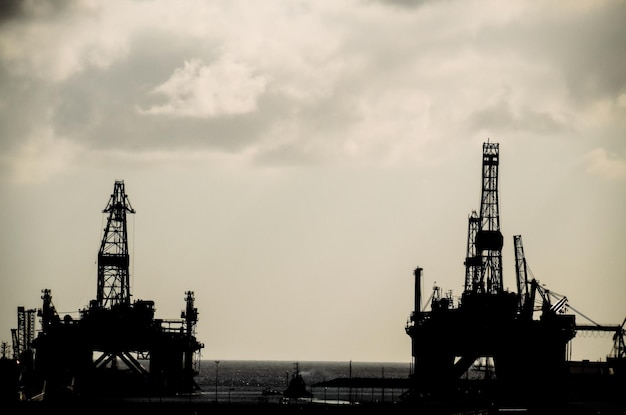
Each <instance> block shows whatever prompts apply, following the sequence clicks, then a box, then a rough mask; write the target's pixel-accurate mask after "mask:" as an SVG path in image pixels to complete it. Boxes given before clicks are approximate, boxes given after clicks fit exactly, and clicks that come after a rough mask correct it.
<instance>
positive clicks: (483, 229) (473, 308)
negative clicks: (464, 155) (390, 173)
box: [403, 142, 624, 402]
mask: <svg viewBox="0 0 626 415" xmlns="http://www.w3.org/2000/svg"><path fill="white" fill-rule="evenodd" d="M499 162H500V154H499V145H498V144H497V143H489V142H487V143H484V144H483V155H482V190H481V199H480V201H481V204H480V211H479V213H477V212H476V211H472V212H471V214H470V215H469V223H468V239H467V254H466V258H465V262H464V265H465V284H464V292H463V293H462V296H461V298H460V300H459V301H458V304H454V300H453V297H452V295H451V293H447V294H443V293H442V290H441V288H440V287H434V289H433V294H432V296H431V299H430V304H428V305H430V310H429V311H425V310H424V309H423V307H422V304H421V288H420V287H421V280H422V268H419V267H418V268H417V269H415V273H414V275H415V310H414V311H413V312H412V314H411V316H410V318H409V321H408V323H407V326H406V327H405V329H406V333H407V334H408V335H409V336H410V337H411V348H412V356H413V370H412V373H411V375H410V381H411V382H410V384H411V388H410V390H409V391H408V392H407V393H406V394H405V395H404V396H403V398H404V399H405V400H406V401H416V400H427V399H439V398H443V397H445V398H446V399H449V400H450V399H454V398H455V397H457V398H459V399H461V398H462V397H467V396H470V395H471V396H482V397H485V396H488V395H490V396H491V397H490V398H489V399H496V400H497V399H501V400H504V401H507V402H518V401H524V402H528V401H536V402H546V401H558V400H561V399H565V398H566V397H567V395H568V393H569V388H570V387H571V386H572V377H571V376H570V375H571V371H570V367H571V366H570V362H568V358H567V355H568V343H569V342H570V340H572V339H573V338H574V337H575V335H576V331H577V329H578V330H580V329H583V326H577V325H576V318H575V316H574V315H572V314H566V313H565V310H566V307H565V305H566V303H567V298H565V297H561V298H557V300H558V301H556V302H555V303H552V298H553V297H554V296H553V295H552V293H551V292H550V291H548V290H546V289H544V288H543V287H542V286H541V285H540V284H539V283H538V282H537V281H536V280H535V279H531V280H529V279H528V277H527V267H526V258H525V257H524V250H523V246H522V239H521V236H520V235H516V236H514V238H513V239H514V241H513V242H514V249H515V265H516V286H517V292H509V291H506V290H504V289H503V286H504V285H503V277H502V275H503V274H502V247H503V236H502V233H501V231H500V218H499V207H498V204H499V201H498V166H499ZM538 296H539V297H541V298H540V302H541V305H540V306H539V307H538V309H537V310H535V300H536V299H537V297H538ZM424 308H425V307H424ZM535 311H539V312H540V316H539V318H537V319H536V318H535V317H534V314H535ZM590 329H598V330H604V329H606V330H615V332H616V337H618V338H619V339H621V340H616V344H617V345H621V346H618V347H621V350H622V351H621V353H620V355H621V356H622V357H623V353H624V352H623V333H624V330H623V325H622V327H619V326H600V325H593V327H591V328H590ZM620 342H621V343H620ZM479 360H482V361H486V362H493V363H492V369H493V370H492V371H490V373H491V376H490V377H489V379H487V378H485V380H488V381H483V382H480V383H477V382H467V381H466V380H464V379H463V377H464V376H465V375H466V374H467V373H468V369H469V368H470V367H472V365H474V364H475V362H477V361H479ZM618 361H620V362H622V363H620V364H622V367H623V361H624V359H623V358H622V359H617V358H616V359H614V360H613V361H612V362H613V363H612V364H613V365H614V367H613V368H611V373H614V372H615V371H619V369H618V368H617V366H618ZM622 373H623V372H622ZM614 379H617V377H615V378H614ZM621 384H622V385H623V383H621ZM476 388H478V389H479V390H476Z"/></svg>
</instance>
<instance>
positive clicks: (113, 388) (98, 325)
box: [13, 181, 204, 401]
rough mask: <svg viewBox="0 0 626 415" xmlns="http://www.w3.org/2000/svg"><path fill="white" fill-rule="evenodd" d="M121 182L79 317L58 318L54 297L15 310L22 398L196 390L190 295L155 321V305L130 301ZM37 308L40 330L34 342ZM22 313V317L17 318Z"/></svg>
mask: <svg viewBox="0 0 626 415" xmlns="http://www.w3.org/2000/svg"><path fill="white" fill-rule="evenodd" d="M134 213H135V210H134V209H133V208H132V206H131V204H130V201H129V199H128V197H127V195H126V193H125V189H124V182H123V181H115V185H114V189H113V193H112V194H111V197H110V199H109V202H108V204H107V206H106V207H105V209H104V210H103V214H107V223H106V228H105V229H104V234H103V237H102V241H101V244H100V249H99V251H98V260H97V270H98V271H97V273H98V275H97V293H96V298H95V299H94V300H91V301H90V302H89V305H88V307H87V308H86V309H83V310H80V312H79V313H80V314H79V315H80V318H79V319H73V318H72V317H71V316H70V315H66V316H64V317H63V318H61V317H60V316H59V314H58V313H57V311H56V308H55V306H54V304H53V302H52V292H51V290H49V289H44V290H42V296H41V299H42V300H43V304H42V306H41V308H39V309H37V310H35V309H30V310H27V309H25V308H24V307H19V308H18V326H19V327H18V329H16V330H13V346H14V353H15V354H16V355H17V356H18V359H17V361H18V362H19V371H20V372H21V373H20V377H19V385H18V387H17V389H16V392H18V391H19V395H17V396H16V399H17V400H20V401H31V400H33V401H37V400H41V401H66V400H68V399H95V398H106V397H116V398H119V397H123V396H147V395H151V396H167V395H177V394H183V393H192V392H195V391H198V390H199V387H198V385H197V383H196V382H195V380H194V377H195V376H196V375H197V374H198V365H199V363H200V356H199V354H200V350H201V349H202V348H203V347H204V345H203V344H202V343H200V342H199V341H198V340H197V338H196V334H195V330H196V323H197V320H198V311H197V309H196V308H195V306H194V293H193V292H192V291H187V292H185V298H184V300H185V308H184V310H183V311H182V312H181V317H180V319H172V320H162V319H156V318H155V307H154V301H146V300H136V301H132V302H131V292H130V279H129V276H130V272H129V264H130V254H129V250H128V231H127V220H126V219H127V214H134ZM35 311H36V314H37V316H38V317H39V318H40V322H41V330H40V331H39V332H38V334H37V336H36V337H35V330H34V318H35ZM20 316H22V317H20Z"/></svg>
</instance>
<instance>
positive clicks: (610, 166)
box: [585, 148, 626, 180]
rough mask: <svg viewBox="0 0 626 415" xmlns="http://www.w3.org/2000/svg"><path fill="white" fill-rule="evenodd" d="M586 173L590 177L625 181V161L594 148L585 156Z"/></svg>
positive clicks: (603, 150)
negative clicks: (589, 174)
mask: <svg viewBox="0 0 626 415" xmlns="http://www.w3.org/2000/svg"><path fill="white" fill-rule="evenodd" d="M585 161H586V163H587V171H588V172H589V173H591V174H592V175H595V176H598V177H602V178H605V179H608V180H626V160H623V159H619V158H617V157H616V156H615V155H613V154H609V153H607V151H606V150H605V149H603V148H596V149H594V150H592V151H590V152H589V153H587V155H586V156H585Z"/></svg>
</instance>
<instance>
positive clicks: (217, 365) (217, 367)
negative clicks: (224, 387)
mask: <svg viewBox="0 0 626 415" xmlns="http://www.w3.org/2000/svg"><path fill="white" fill-rule="evenodd" d="M219 367H220V361H219V360H216V361H215V403H217V379H218V373H219Z"/></svg>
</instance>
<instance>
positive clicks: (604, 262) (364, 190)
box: [0, 0, 626, 362]
mask: <svg viewBox="0 0 626 415" xmlns="http://www.w3.org/2000/svg"><path fill="white" fill-rule="evenodd" d="M0 9H1V10H0V12H1V17H0V88H1V91H2V94H1V95H0V172H1V173H0V192H1V194H2V202H3V203H2V209H0V235H1V236H0V248H1V252H2V257H1V259H2V260H1V261H0V340H2V341H6V342H8V343H9V344H10V341H11V332H10V330H11V328H15V327H17V315H16V309H17V307H18V306H24V307H26V308H38V307H41V299H40V296H41V290H42V289H44V288H47V289H50V290H52V295H53V301H54V304H55V306H56V308H57V310H59V312H60V313H61V314H62V315H65V314H70V315H72V316H75V317H78V313H77V311H78V310H80V309H82V308H85V307H86V306H87V305H88V303H89V301H90V300H91V299H94V298H95V297H96V281H97V269H96V257H97V251H98V248H99V244H100V239H101V237H102V230H103V227H104V224H105V221H106V216H105V215H104V214H103V213H102V210H103V209H104V208H105V207H106V204H107V202H108V200H109V197H110V194H111V192H112V191H113V187H114V183H115V181H116V180H124V183H125V187H126V193H127V195H128V197H129V200H130V202H131V204H132V206H133V208H134V209H135V210H136V214H135V215H131V216H130V218H129V221H130V223H129V225H130V230H131V255H132V258H131V260H132V265H131V273H132V277H131V278H132V279H131V291H132V294H133V298H134V299H144V300H154V301H155V303H156V309H157V317H159V318H178V317H179V316H180V311H181V310H182V309H183V308H184V306H185V304H184V298H185V291H193V292H194V293H195V298H196V306H197V307H198V310H199V313H200V315H199V322H198V327H197V336H198V338H199V340H200V341H202V342H203V343H204V344H205V348H204V349H203V352H202V356H203V358H205V359H274V360H292V361H297V360H336V361H342V360H343V361H348V360H354V361H381V362H384V361H389V362H391V361H394V362H410V360H411V354H410V338H409V337H408V336H407V335H406V334H405V331H404V328H405V324H406V322H407V319H408V317H409V315H410V313H411V312H412V311H413V304H414V299H413V292H414V290H413V285H414V280H413V270H414V268H415V267H417V266H420V267H422V268H423V269H424V271H423V273H424V287H423V290H424V297H427V295H429V294H430V291H431V289H432V287H433V286H434V285H437V286H440V287H442V288H443V289H444V290H451V291H452V293H453V295H454V296H460V294H461V293H462V290H463V282H464V272H465V270H464V266H463V261H464V257H465V248H466V240H467V218H468V216H469V214H470V213H471V211H472V210H477V209H479V207H480V190H481V164H480V163H481V156H482V144H483V142H486V141H491V142H498V143H500V155H501V164H500V176H499V178H500V191H499V196H500V218H501V226H502V231H503V234H504V237H505V246H504V252H503V261H504V275H503V280H504V286H505V287H508V288H509V289H511V290H514V289H515V275H514V274H515V269H514V262H513V255H514V251H513V243H512V242H513V236H514V235H522V238H523V243H524V251H525V254H526V259H527V261H528V266H529V268H530V271H531V276H533V277H534V278H536V279H538V280H539V281H540V282H541V283H542V284H544V285H545V286H546V287H547V288H548V289H550V290H552V291H553V292H555V293H558V294H561V295H565V296H567V298H568V303H569V305H570V308H569V311H570V312H576V313H580V314H578V315H579V316H578V317H577V321H578V323H581V324H587V323H589V320H587V318H588V319H591V320H592V321H594V322H597V323H600V324H621V322H622V321H623V319H624V317H626V306H625V305H624V304H625V302H624V294H625V292H626V272H625V270H626V255H625V247H626V215H625V214H624V205H625V203H626V140H625V138H626V137H625V135H626V47H625V45H626V26H625V25H624V21H626V3H625V2H624V1H619V0H615V1H612V0H606V1H604V0H600V1H598V0H589V1H587V0H573V1H568V2H561V1H533V2H527V1H507V2H501V1H488V0H484V1H483V0H476V1H473V0H470V1H465V0H463V1H460V0H443V1H432V2H431V1H418V0H415V1H411V0H387V1H384V0H379V1H376V0H341V1H298V0H295V1H294V0H267V1H262V2H257V1H239V0H230V1H226V2H224V1H221V2H218V1H203V0H202V1H201V0H198V1H193V0H185V1H180V2H176V3H175V5H174V3H172V2H170V1H159V0H154V1H126V0H120V1H115V2H110V1H97V0H85V1H49V2H45V1H44V2H42V1H35V0H23V1H18V0H11V1H4V2H2V3H1V6H0ZM580 315H584V316H585V317H580ZM584 336H585V333H582V334H579V336H578V337H577V338H576V339H575V341H574V343H573V348H572V352H573V358H588V359H591V360H597V359H603V358H605V357H606V355H607V354H608V353H610V351H611V346H612V342H611V338H610V337H609V335H605V337H601V338H597V339H591V338H583V337H584Z"/></svg>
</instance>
